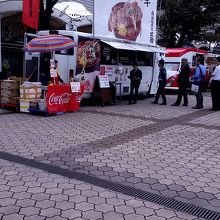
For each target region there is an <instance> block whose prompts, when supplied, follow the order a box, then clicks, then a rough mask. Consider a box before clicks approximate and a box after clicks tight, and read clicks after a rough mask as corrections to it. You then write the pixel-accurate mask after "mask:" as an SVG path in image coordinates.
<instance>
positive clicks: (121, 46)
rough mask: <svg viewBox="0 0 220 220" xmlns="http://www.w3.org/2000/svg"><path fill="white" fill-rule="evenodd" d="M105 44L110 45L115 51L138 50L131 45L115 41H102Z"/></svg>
mask: <svg viewBox="0 0 220 220" xmlns="http://www.w3.org/2000/svg"><path fill="white" fill-rule="evenodd" d="M102 42H103V43H105V44H108V45H110V46H112V47H114V48H115V49H121V50H136V49H135V48H133V47H131V45H129V44H126V43H121V42H113V41H105V40H102Z"/></svg>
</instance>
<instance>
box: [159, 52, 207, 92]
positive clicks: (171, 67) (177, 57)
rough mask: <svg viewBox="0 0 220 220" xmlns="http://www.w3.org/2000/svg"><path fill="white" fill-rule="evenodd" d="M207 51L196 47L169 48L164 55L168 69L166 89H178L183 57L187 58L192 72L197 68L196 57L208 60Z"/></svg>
mask: <svg viewBox="0 0 220 220" xmlns="http://www.w3.org/2000/svg"><path fill="white" fill-rule="evenodd" d="M206 54H207V51H204V50H199V49H196V48H167V49H166V53H165V56H164V58H163V59H164V62H165V68H166V70H167V85H166V89H174V90H175V89H178V82H177V78H178V74H179V72H180V67H181V60H182V58H187V59H188V63H189V66H190V68H191V70H192V73H193V71H194V68H195V61H196V58H198V57H200V58H202V59H203V60H204V61H205V60H206Z"/></svg>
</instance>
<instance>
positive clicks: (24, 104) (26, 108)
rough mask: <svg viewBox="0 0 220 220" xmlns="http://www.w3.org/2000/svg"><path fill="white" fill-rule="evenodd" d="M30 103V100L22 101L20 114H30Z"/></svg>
mask: <svg viewBox="0 0 220 220" xmlns="http://www.w3.org/2000/svg"><path fill="white" fill-rule="evenodd" d="M30 101H31V100H29V99H20V112H26V113H29V107H30Z"/></svg>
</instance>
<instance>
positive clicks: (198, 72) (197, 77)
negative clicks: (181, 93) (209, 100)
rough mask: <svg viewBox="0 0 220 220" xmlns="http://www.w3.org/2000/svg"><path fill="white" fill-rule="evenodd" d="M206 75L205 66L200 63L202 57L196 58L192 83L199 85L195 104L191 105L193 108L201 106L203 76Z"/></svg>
mask: <svg viewBox="0 0 220 220" xmlns="http://www.w3.org/2000/svg"><path fill="white" fill-rule="evenodd" d="M205 75H206V68H205V66H204V65H203V64H202V59H201V58H197V60H196V69H195V73H194V75H193V84H194V85H197V86H199V91H198V93H197V94H196V106H195V107H192V108H193V109H201V108H203V94H202V92H203V86H204V85H203V78H204V77H205Z"/></svg>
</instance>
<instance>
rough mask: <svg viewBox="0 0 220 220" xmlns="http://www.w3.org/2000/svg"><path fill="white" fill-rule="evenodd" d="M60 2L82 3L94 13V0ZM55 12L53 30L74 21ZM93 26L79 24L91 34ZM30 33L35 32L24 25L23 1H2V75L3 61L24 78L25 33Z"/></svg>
mask: <svg viewBox="0 0 220 220" xmlns="http://www.w3.org/2000/svg"><path fill="white" fill-rule="evenodd" d="M59 2H76V3H81V4H83V5H84V7H85V8H86V9H87V10H88V11H89V12H91V13H92V12H93V0H87V1H84V0H75V1H68V0H67V1H65V0H60V1H58V3H59ZM53 11H54V12H53V14H52V20H51V29H66V25H67V24H68V23H69V22H70V21H72V20H73V19H71V17H70V16H69V15H67V14H65V13H63V12H61V11H59V10H58V9H56V8H53ZM61 15H62V16H61ZM91 26H92V22H90V23H88V22H87V23H83V22H82V23H80V22H78V23H77V27H78V30H80V31H85V32H90V31H91V30H92V28H91ZM29 31H32V32H33V30H31V29H29V28H27V27H25V26H24V25H23V24H22V0H0V73H1V72H2V63H3V60H7V61H8V62H9V64H10V71H11V74H14V73H16V75H20V76H22V74H23V54H24V53H23V50H22V48H23V46H24V45H23V44H24V33H25V32H29ZM0 79H1V75H0Z"/></svg>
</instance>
